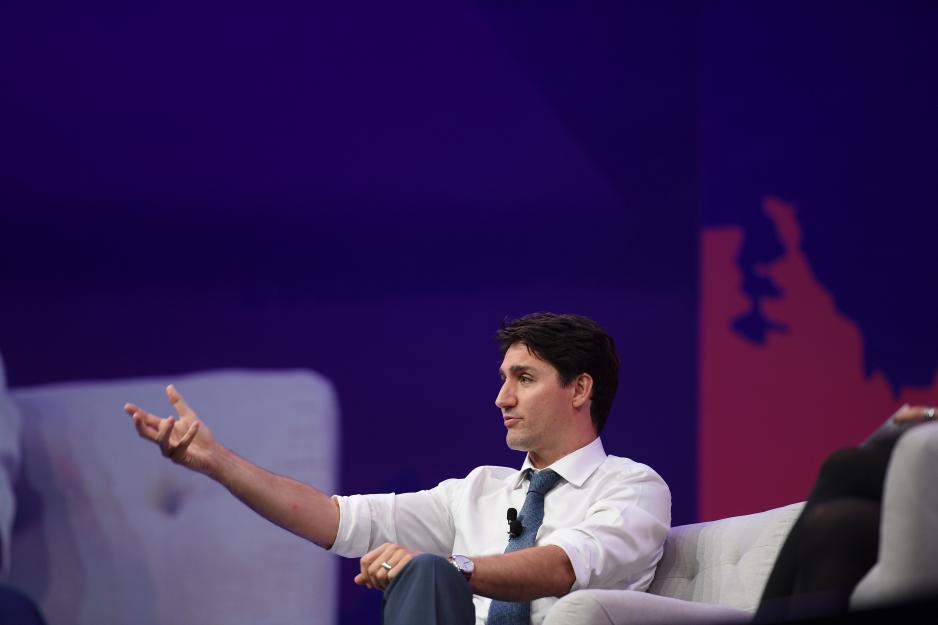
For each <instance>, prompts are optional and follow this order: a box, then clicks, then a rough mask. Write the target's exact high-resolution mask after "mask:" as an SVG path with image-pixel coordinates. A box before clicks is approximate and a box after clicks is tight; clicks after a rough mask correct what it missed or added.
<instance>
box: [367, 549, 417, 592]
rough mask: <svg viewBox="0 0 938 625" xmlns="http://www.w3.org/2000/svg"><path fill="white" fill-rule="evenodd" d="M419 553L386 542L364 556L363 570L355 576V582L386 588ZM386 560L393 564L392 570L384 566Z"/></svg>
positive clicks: (371, 586) (376, 587) (380, 588)
mask: <svg viewBox="0 0 938 625" xmlns="http://www.w3.org/2000/svg"><path fill="white" fill-rule="evenodd" d="M419 555H420V552H419V551H411V550H410V549H404V548H403V547H401V546H400V545H395V544H393V543H384V544H383V545H381V546H380V547H378V548H377V549H375V550H374V551H369V552H368V553H366V554H365V555H363V556H362V559H361V567H362V572H361V573H359V574H358V575H356V576H355V583H356V584H358V585H359V586H367V587H368V588H375V589H378V590H384V589H386V588H387V587H388V586H390V585H391V582H392V581H394V578H395V577H397V576H398V575H399V574H400V572H401V571H403V570H404V567H405V566H407V563H408V562H410V561H411V560H412V559H413V558H414V557H416V556H419ZM385 562H387V563H388V564H389V565H390V566H391V570H388V569H387V567H385V566H382V565H383V564H384V563H385Z"/></svg>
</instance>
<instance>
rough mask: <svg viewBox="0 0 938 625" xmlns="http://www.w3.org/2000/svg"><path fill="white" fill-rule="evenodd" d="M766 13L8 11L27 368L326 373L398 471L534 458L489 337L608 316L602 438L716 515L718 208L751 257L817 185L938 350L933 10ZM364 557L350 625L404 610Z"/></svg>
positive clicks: (828, 210) (821, 244) (351, 464)
mask: <svg viewBox="0 0 938 625" xmlns="http://www.w3.org/2000/svg"><path fill="white" fill-rule="evenodd" d="M759 7H761V8H753V7H752V6H751V5H750V3H699V4H698V3H690V2H674V3H667V2H665V3H646V2H635V3H608V4H603V3H590V4H589V6H584V5H583V4H582V3H545V2H537V3H533V2H507V3H506V2H456V3H431V2H427V3H406V4H404V5H400V4H393V5H391V4H387V3H373V4H368V5H354V6H338V7H336V6H331V5H325V6H315V7H312V6H309V5H308V4H307V3H282V4H278V5H270V6H267V5H265V6H264V7H261V6H259V5H256V6H254V5H251V4H247V3H192V2H177V3H170V2H162V3H159V4H157V5H149V6H143V5H137V4H134V5H127V4H126V3H118V2H90V3H83V4H82V5H81V6H80V7H78V6H72V3H64V2H53V3H46V4H36V3H28V2H24V1H15V2H8V3H5V4H4V6H3V8H2V9H0V23H2V24H4V27H3V32H4V35H3V37H0V46H2V50H3V52H4V53H3V54H2V55H0V63H2V66H0V70H2V72H3V76H4V93H5V97H4V98H3V99H2V100H0V124H2V126H0V137H2V148H0V150H2V151H0V158H2V162H0V176H2V188H0V190H2V196H0V301H2V304H3V305H2V308H0V311H2V312H0V315H2V323H0V349H2V350H3V354H4V358H5V360H6V362H7V366H8V370H9V376H10V381H11V384H13V385H19V386H22V385H29V384H35V383H43V382H54V381H60V380H72V379H105V378H113V377H129V376H139V375H151V374H160V375H166V374H175V373H182V372H186V371H195V370H202V369H208V368H215V367H229V366H243V367H263V368H279V367H297V366H300V367H308V368H312V369H315V370H317V371H319V372H321V373H323V374H324V375H326V376H328V377H329V378H330V379H332V380H333V381H334V383H335V384H336V386H337V388H338V392H339V396H340V400H341V403H342V412H343V419H344V428H343V439H344V441H343V449H342V457H343V462H342V474H341V475H342V478H341V483H342V488H341V490H342V492H344V493H355V492H377V491H386V490H398V491H400V490H405V489H414V488H422V487H428V486H432V485H434V484H436V483H437V482H438V481H440V480H442V479H445V478H448V477H452V476H458V475H462V474H465V473H466V472H468V470H469V469H470V468H472V467H473V466H476V465H478V464H509V465H517V464H520V462H521V460H522V458H521V456H520V455H519V454H517V453H515V452H511V451H509V450H507V449H506V448H505V446H504V440H503V437H504V432H503V426H502V424H501V421H500V417H499V413H498V411H497V409H496V408H495V407H494V405H493V401H494V398H495V394H496V391H497V376H496V368H497V364H498V354H497V352H496V350H495V346H494V343H493V342H492V335H493V334H494V331H495V329H496V328H497V326H498V323H499V321H500V320H501V319H502V318H504V317H505V316H509V317H515V316H518V315H521V314H524V313H527V312H531V311H534V310H553V311H558V312H564V311H566V312H578V313H581V314H585V315H588V316H591V317H593V318H595V319H596V320H597V321H599V322H600V323H601V324H602V325H604V326H605V327H606V328H607V329H608V330H609V331H610V332H611V333H612V334H613V335H614V336H615V337H616V339H617V341H618V344H619V348H620V352H621V355H622V359H623V370H622V378H621V386H620V393H619V396H618V398H617V400H616V403H615V405H614V407H613V413H612V415H611V417H610V421H609V424H608V426H607V430H606V432H605V433H604V436H603V438H604V441H605V443H606V447H607V450H608V451H610V452H611V453H615V454H619V455H627V456H630V457H633V458H635V459H638V460H641V461H644V462H647V463H649V464H651V465H652V466H654V467H655V468H656V469H657V470H658V471H659V472H660V473H661V474H662V475H663V476H664V477H665V479H666V480H667V481H668V483H669V484H670V486H671V489H672V493H673V496H674V508H673V514H674V521H675V522H676V523H684V522H689V521H693V520H695V518H696V509H697V502H696V479H697V478H696V466H697V452H696V444H697V443H696V433H697V421H696V406H697V400H696V397H697V389H696V379H697V372H696V351H697V338H696V333H697V328H696V320H697V280H698V277H697V235H698V230H699V227H700V225H701V224H703V225H711V224H722V223H739V224H743V225H745V226H746V227H747V228H748V229H749V230H750V231H751V237H750V239H751V240H753V241H757V242H758V241H761V243H759V244H758V245H756V244H753V245H754V247H753V248H752V249H750V250H748V251H747V252H746V254H744V256H743V257H742V258H741V259H740V262H741V265H742V266H744V267H746V268H748V270H749V271H750V273H751V267H752V266H753V263H755V262H757V261H758V260H759V259H764V258H768V257H771V255H772V253H773V249H774V248H773V245H774V243H773V241H772V237H771V233H768V234H765V236H764V237H763V239H762V240H760V239H759V233H760V232H764V231H765V230H766V229H765V225H764V220H763V219H762V217H761V216H760V215H759V213H758V210H759V209H758V207H759V204H760V201H761V198H762V197H763V196H764V195H766V194H769V193H775V194H779V195H781V196H782V197H784V198H785V199H787V200H790V201H794V202H796V203H799V205H802V206H804V205H807V206H809V207H811V210H810V211H808V212H807V213H805V219H804V223H803V225H804V227H805V229H806V241H805V245H806V248H807V251H808V253H809V255H810V256H811V259H812V262H813V263H815V264H816V266H817V267H819V274H820V276H821V278H822V279H823V280H824V281H825V284H827V285H828V286H829V287H830V288H831V289H832V290H833V292H834V293H835V294H836V295H837V297H838V301H839V302H840V301H843V302H846V303H847V308H848V312H849V314H851V315H852V316H854V317H855V318H857V319H859V320H860V321H861V323H862V324H864V325H863V327H864V331H865V332H866V333H867V336H868V337H870V340H871V341H873V342H875V343H876V345H880V346H892V347H891V349H892V350H893V351H892V352H890V351H889V349H887V348H886V347H882V349H880V352H878V353H880V354H881V355H882V358H883V359H884V360H883V362H886V360H885V359H889V361H888V362H889V363H891V364H889V366H890V367H891V369H890V371H891V372H892V373H891V375H893V376H895V378H894V379H907V380H912V379H919V378H921V377H924V376H925V375H926V374H925V372H926V371H931V369H930V367H933V366H934V364H935V363H936V362H938V355H936V354H935V353H934V352H935V350H934V348H932V347H931V346H934V345H938V337H935V332H936V330H935V328H934V324H930V325H929V324H928V323H927V319H928V318H933V315H932V316H931V317H928V315H929V314H931V313H930V312H929V311H933V310H934V304H935V303H938V302H936V298H938V296H936V295H934V293H935V288H934V285H935V284H938V279H935V278H936V276H935V266H936V265H935V261H934V260H933V259H934V253H933V251H931V250H933V247H934V233H935V232H938V227H936V226H938V223H936V218H935V217H934V216H933V214H934V212H935V211H934V208H935V197H938V194H936V193H935V191H936V189H935V180H936V177H935V176H934V173H933V172H934V171H938V167H936V163H935V155H934V145H935V144H936V141H935V139H936V137H938V129H936V123H935V121H934V115H933V112H934V110H938V108H936V107H935V106H934V105H935V87H934V86H933V85H934V84H935V81H934V80H932V79H931V75H932V74H933V70H934V67H935V64H934V61H935V60H936V54H935V52H936V51H935V44H934V43H933V42H934V39H935V38H934V36H933V35H934V32H935V24H936V20H935V10H934V8H933V6H930V5H929V4H927V3H906V4H903V5H902V8H901V9H892V8H887V7H891V4H889V3H879V4H877V5H874V8H872V9H869V8H867V9H859V8H857V7H855V5H854V3H804V4H796V3H784V6H782V5H781V4H779V5H776V6H774V7H768V6H765V5H759ZM903 68H904V69H903ZM903 72H905V73H903ZM929 111H931V112H929ZM897 125H898V126H897ZM883 146H885V147H886V148H887V149H884V148H883ZM897 155H901V157H902V158H901V159H898V160H897ZM832 163H840V164H842V165H843V166H842V167H839V168H838V167H832V166H831V164H832ZM883 163H889V164H890V166H889V167H888V168H885V169H884V168H883V167H882V164H883ZM896 163H900V164H902V165H901V166H900V165H896ZM859 183H862V184H863V185H866V186H865V187H862V186H860V187H858V184H859ZM895 197H900V198H901V200H900V201H897V202H890V200H891V199H892V198H895ZM699 206H702V207H703V210H702V211H701V210H699V208H698V207H699ZM887 214H888V215H889V219H887V220H883V219H882V217H883V216H884V215H887ZM884 223H885V226H884ZM844 224H849V227H847V228H844V227H841V226H843V225H844ZM844 232H846V233H848V234H849V235H850V236H845V235H843V233H844ZM903 237H911V241H912V243H913V245H912V246H909V248H910V249H911V251H910V252H909V254H911V255H912V256H911V259H909V256H903V260H902V261H900V260H898V259H897V255H896V254H895V249H896V247H897V246H898V245H901V243H902V242H905V241H906V240H908V239H905V238H903ZM867 253H869V254H873V258H875V259H877V260H876V261H875V262H871V263H869V264H863V263H864V262H866V261H867V260H868V256H867ZM845 258H846V259H848V260H847V261H844V260H843V259H845ZM903 261H908V262H903ZM910 276H911V277H910ZM896 285H903V286H902V288H903V292H907V291H908V290H910V289H914V290H917V291H919V292H921V293H922V295H921V296H920V298H919V299H918V300H916V305H915V306H906V307H903V308H902V311H903V314H904V315H906V317H907V318H904V319H903V323H899V324H897V323H894V320H895V317H894V316H892V315H893V314H894V313H895V307H894V306H893V307H891V308H890V307H889V306H888V305H887V304H888V302H889V300H888V297H889V296H894V294H895V290H898V289H899V287H898V286H896ZM746 287H747V289H749V291H750V292H751V293H758V291H759V288H768V287H765V285H761V286H760V284H758V282H757V281H750V283H748V284H747V285H746ZM890 289H892V290H890ZM892 301H895V300H892ZM871 302H873V303H872V304H871ZM851 307H852V308H851ZM897 326H899V327H898V328H897ZM753 339H754V340H757V339H758V332H754V333H753ZM913 345H914V346H917V347H909V346H913ZM916 350H917V351H916ZM894 352H895V353H894ZM912 352H915V354H917V355H915V356H914V357H913V358H911V359H909V358H904V356H905V354H908V353H912ZM910 363H911V364H910ZM913 365H914V366H913ZM883 366H886V365H883ZM903 376H904V377H903ZM916 376H917V377H916ZM204 416H205V417H206V418H207V419H211V418H212V416H211V415H204ZM114 418H115V421H116V423H115V427H125V426H126V424H124V423H121V422H120V420H121V419H122V415H121V414H120V412H119V407H115V415H114ZM261 427H263V423H259V428H261ZM355 564H356V563H355V562H349V563H348V565H347V566H346V568H345V569H344V570H343V575H344V578H345V580H346V581H345V582H344V583H343V584H342V589H343V590H342V593H343V597H342V610H343V613H342V622H375V621H376V620H377V617H376V614H377V607H376V604H377V601H378V600H379V597H378V596H377V595H376V594H375V593H369V592H366V591H362V590H360V589H357V588H355V587H354V586H353V585H352V584H351V576H352V574H353V571H354V568H355Z"/></svg>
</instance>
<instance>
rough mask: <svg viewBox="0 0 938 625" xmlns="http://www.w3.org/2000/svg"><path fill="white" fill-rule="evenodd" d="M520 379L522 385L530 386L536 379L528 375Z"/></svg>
mask: <svg viewBox="0 0 938 625" xmlns="http://www.w3.org/2000/svg"><path fill="white" fill-rule="evenodd" d="M518 379H519V380H521V383H522V384H530V383H531V382H533V381H534V378H532V377H531V376H529V375H527V374H525V375H522V376H520V377H519V378H518Z"/></svg>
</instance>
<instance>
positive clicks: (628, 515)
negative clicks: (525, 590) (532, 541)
mask: <svg viewBox="0 0 938 625" xmlns="http://www.w3.org/2000/svg"><path fill="white" fill-rule="evenodd" d="M603 490H605V491H606V492H603V493H601V494H600V495H599V497H597V498H596V499H595V500H594V503H593V504H592V505H591V506H590V507H589V510H588V511H587V514H586V516H585V518H584V519H583V521H581V522H580V523H578V524H576V525H574V526H572V527H568V528H562V529H558V530H556V531H554V532H551V533H550V534H549V535H547V536H546V537H545V538H544V539H543V540H540V541H538V544H539V545H556V546H558V547H560V548H561V549H563V550H564V552H565V553H566V554H567V557H568V558H569V559H570V563H571V565H572V566H573V571H574V573H575V575H576V581H575V582H574V584H573V586H572V587H571V588H570V590H571V591H574V590H579V589H582V588H625V589H631V590H645V589H646V588H647V587H648V585H649V584H650V583H651V581H652V579H653V578H654V573H655V567H656V566H657V564H658V561H659V560H660V559H661V555H662V553H663V549H664V540H665V538H666V537H667V534H668V529H670V525H671V493H670V491H669V490H668V487H667V485H666V484H665V482H664V480H662V479H661V477H660V476H658V474H657V473H654V472H653V471H648V472H647V473H644V474H642V475H640V476H636V477H633V478H631V479H626V480H621V481H619V482H611V483H610V484H609V486H608V487H606V488H604V489H603Z"/></svg>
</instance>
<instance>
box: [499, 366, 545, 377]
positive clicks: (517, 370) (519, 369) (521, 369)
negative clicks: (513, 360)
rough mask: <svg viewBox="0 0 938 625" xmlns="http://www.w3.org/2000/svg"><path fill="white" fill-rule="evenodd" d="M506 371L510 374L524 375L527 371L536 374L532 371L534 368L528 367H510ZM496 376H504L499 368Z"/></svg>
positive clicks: (534, 370)
mask: <svg viewBox="0 0 938 625" xmlns="http://www.w3.org/2000/svg"><path fill="white" fill-rule="evenodd" d="M508 370H509V371H510V372H511V373H524V372H528V371H530V372H531V373H535V372H536V369H534V367H531V366H528V365H511V367H509V368H508ZM498 375H505V374H504V372H503V371H502V370H501V368H499V370H498Z"/></svg>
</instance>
